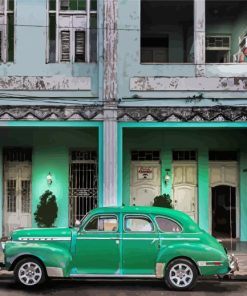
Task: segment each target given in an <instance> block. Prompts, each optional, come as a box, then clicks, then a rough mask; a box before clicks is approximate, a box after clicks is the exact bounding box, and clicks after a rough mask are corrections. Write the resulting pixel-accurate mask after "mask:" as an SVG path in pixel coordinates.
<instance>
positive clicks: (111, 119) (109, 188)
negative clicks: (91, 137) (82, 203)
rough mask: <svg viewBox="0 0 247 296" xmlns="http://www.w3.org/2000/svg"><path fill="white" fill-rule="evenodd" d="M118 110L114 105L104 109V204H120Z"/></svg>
mask: <svg viewBox="0 0 247 296" xmlns="http://www.w3.org/2000/svg"><path fill="white" fill-rule="evenodd" d="M116 116H117V110H116V109H115V108H114V107H113V108H112V109H110V108H108V109H105V110H104V131H103V147H104V148H103V150H104V153H103V166H104V170H103V196H104V198H103V206H113V205H117V204H118V200H117V198H118V196H117V182H118V165H117V162H118V155H117V153H118V149H117V144H118V143H117V142H118V141H117V120H116Z"/></svg>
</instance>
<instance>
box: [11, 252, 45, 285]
mask: <svg viewBox="0 0 247 296" xmlns="http://www.w3.org/2000/svg"><path fill="white" fill-rule="evenodd" d="M14 277H15V280H16V282H17V283H18V284H20V285H22V286H24V287H36V286H38V285H40V284H42V283H44V282H45V280H46V272H45V269H44V267H43V265H42V264H41V263H40V261H38V260H36V259H34V258H25V259H22V260H21V261H20V262H18V263H17V264H16V266H15V269H14Z"/></svg>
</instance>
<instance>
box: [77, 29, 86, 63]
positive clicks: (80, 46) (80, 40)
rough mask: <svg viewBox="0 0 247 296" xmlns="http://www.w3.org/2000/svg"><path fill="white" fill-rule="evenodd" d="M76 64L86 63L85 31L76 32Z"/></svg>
mask: <svg viewBox="0 0 247 296" xmlns="http://www.w3.org/2000/svg"><path fill="white" fill-rule="evenodd" d="M75 62H85V31H76V32H75Z"/></svg>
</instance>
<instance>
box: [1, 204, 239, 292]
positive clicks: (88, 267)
mask: <svg viewBox="0 0 247 296" xmlns="http://www.w3.org/2000/svg"><path fill="white" fill-rule="evenodd" d="M3 247H4V254H5V268H6V269H7V270H10V271H11V270H13V271H14V277H15V280H16V281H17V282H18V283H19V284H21V285H23V286H26V287H32V286H37V285H39V284H42V283H44V282H45V280H46V279H47V278H53V277H54V278H156V279H160V280H163V281H164V282H165V283H166V285H167V286H168V287H169V288H171V289H175V290H188V289H191V288H192V287H193V286H194V285H195V284H196V281H197V278H198V276H206V275H225V274H227V273H229V272H232V271H234V270H235V269H237V268H238V267H237V262H236V259H235V258H234V257H233V256H228V255H227V252H226V250H225V249H224V247H223V246H222V245H221V244H220V243H219V242H218V241H217V240H216V239H215V238H213V237H212V236H211V235H209V234H208V233H206V232H205V231H203V230H201V229H200V228H199V226H198V225H197V224H196V223H195V222H193V221H192V219H191V218H190V217H189V216H187V215H186V214H184V213H182V212H179V211H176V210H172V209H165V208H158V207H134V206H133V207H104V208H97V209H94V210H92V211H91V212H89V214H88V215H87V216H86V217H85V218H84V219H83V220H82V221H81V223H80V225H79V226H78V228H50V229H47V228H46V229H44V228H43V229H21V230H15V231H14V232H13V233H12V235H11V237H10V239H9V241H7V242H6V243H5V245H4V246H3Z"/></svg>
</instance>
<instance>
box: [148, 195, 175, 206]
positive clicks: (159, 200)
mask: <svg viewBox="0 0 247 296" xmlns="http://www.w3.org/2000/svg"><path fill="white" fill-rule="evenodd" d="M153 206H154V207H161V208H169V209H173V205H172V200H171V198H170V195H169V194H165V193H164V194H161V195H158V196H156V197H155V198H154V203H153Z"/></svg>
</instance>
